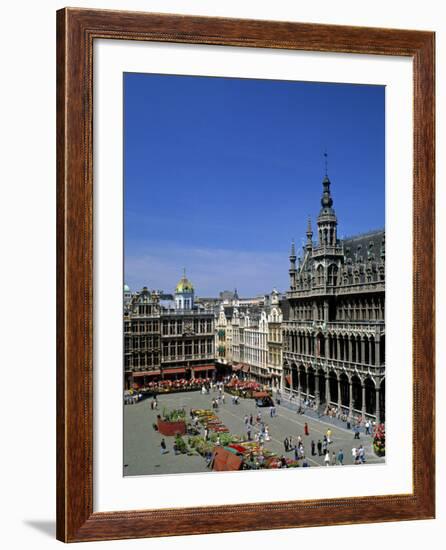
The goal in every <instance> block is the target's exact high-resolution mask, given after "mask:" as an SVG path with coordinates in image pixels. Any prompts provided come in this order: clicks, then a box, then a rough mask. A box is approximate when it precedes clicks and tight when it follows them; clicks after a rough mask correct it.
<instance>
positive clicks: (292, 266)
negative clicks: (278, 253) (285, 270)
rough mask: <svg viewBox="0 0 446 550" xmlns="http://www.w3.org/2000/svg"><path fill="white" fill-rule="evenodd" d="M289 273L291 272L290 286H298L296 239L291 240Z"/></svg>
mask: <svg viewBox="0 0 446 550" xmlns="http://www.w3.org/2000/svg"><path fill="white" fill-rule="evenodd" d="M289 273H290V287H291V288H294V287H295V286H296V246H295V244H294V239H293V240H292V241H291V251H290V269H289Z"/></svg>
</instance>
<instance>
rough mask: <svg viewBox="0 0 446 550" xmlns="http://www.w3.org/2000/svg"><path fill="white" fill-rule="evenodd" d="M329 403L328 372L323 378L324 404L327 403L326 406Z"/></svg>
mask: <svg viewBox="0 0 446 550" xmlns="http://www.w3.org/2000/svg"><path fill="white" fill-rule="evenodd" d="M330 401H331V395H330V379H329V376H328V372H327V374H326V376H325V402H326V403H327V405H328V404H329V403H330Z"/></svg>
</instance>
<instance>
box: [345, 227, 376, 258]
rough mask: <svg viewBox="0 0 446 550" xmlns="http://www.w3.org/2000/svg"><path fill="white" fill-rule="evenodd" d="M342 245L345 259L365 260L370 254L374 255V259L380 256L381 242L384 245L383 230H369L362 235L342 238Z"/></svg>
mask: <svg viewBox="0 0 446 550" xmlns="http://www.w3.org/2000/svg"><path fill="white" fill-rule="evenodd" d="M342 243H343V245H344V254H345V261H347V260H348V259H351V261H352V263H355V262H356V261H363V262H365V261H366V260H367V259H368V258H369V256H370V255H373V256H374V259H375V260H379V259H380V257H381V250H382V247H383V244H384V246H385V231H384V229H380V230H378V231H370V232H368V233H363V234H362V235H354V236H352V237H347V238H346V239H343V240H342Z"/></svg>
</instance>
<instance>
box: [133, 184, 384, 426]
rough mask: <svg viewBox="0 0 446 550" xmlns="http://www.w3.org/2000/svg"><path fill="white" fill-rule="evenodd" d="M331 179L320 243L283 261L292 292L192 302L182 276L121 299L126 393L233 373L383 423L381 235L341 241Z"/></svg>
mask: <svg viewBox="0 0 446 550" xmlns="http://www.w3.org/2000/svg"><path fill="white" fill-rule="evenodd" d="M337 225H338V220H337V216H336V213H335V210H334V208H333V199H332V196H331V190H330V180H329V178H328V177H327V176H326V177H325V178H324V180H323V191H322V198H321V209H320V212H319V215H318V218H317V238H316V239H314V238H313V230H312V226H311V221H310V220H309V221H308V228H307V233H306V243H305V245H304V246H303V247H302V251H301V253H300V254H299V255H298V254H296V249H295V245H294V243H292V245H291V252H290V256H289V261H290V268H289V277H290V287H289V290H288V291H287V292H286V293H285V294H280V293H279V292H277V291H276V290H273V291H272V292H271V293H270V294H268V295H266V296H262V297H256V298H249V299H242V298H239V296H238V293H237V291H235V292H233V293H230V292H227V291H225V292H222V293H220V296H219V297H218V298H197V299H196V298H195V292H194V287H193V285H192V283H191V282H190V281H189V280H188V278H187V277H186V274H184V275H183V277H182V278H181V280H180V281H179V283H178V285H177V287H176V289H175V293H174V295H173V296H172V295H164V294H163V293H162V292H160V291H149V290H148V289H147V288H145V287H144V288H143V289H142V290H141V291H140V292H136V293H131V292H130V290H129V289H128V288H127V287H126V288H125V291H124V369H125V380H126V386H127V387H131V386H132V385H133V384H135V383H137V384H139V385H144V384H146V383H147V382H148V381H154V380H159V379H165V378H193V377H198V376H205V377H221V376H225V375H228V374H237V375H238V376H239V377H244V378H249V379H253V380H256V381H258V382H261V383H263V384H265V385H268V386H270V387H271V388H276V389H280V390H281V391H283V392H286V393H289V394H291V395H293V396H295V397H296V399H298V400H306V401H311V402H312V403H314V405H315V407H327V406H332V407H335V408H337V409H338V410H342V411H343V412H345V414H347V415H350V416H351V415H353V414H355V413H359V414H363V415H368V416H371V417H374V418H377V419H378V420H384V416H385V317H384V312H385V233H384V230H381V231H374V232H370V233H366V234H362V235H356V236H353V237H350V238H345V239H339V238H338V235H337Z"/></svg>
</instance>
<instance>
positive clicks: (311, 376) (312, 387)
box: [307, 367, 316, 397]
mask: <svg viewBox="0 0 446 550" xmlns="http://www.w3.org/2000/svg"><path fill="white" fill-rule="evenodd" d="M307 381H308V395H310V396H311V397H315V395H316V377H315V372H314V369H313V367H308V370H307Z"/></svg>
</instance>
